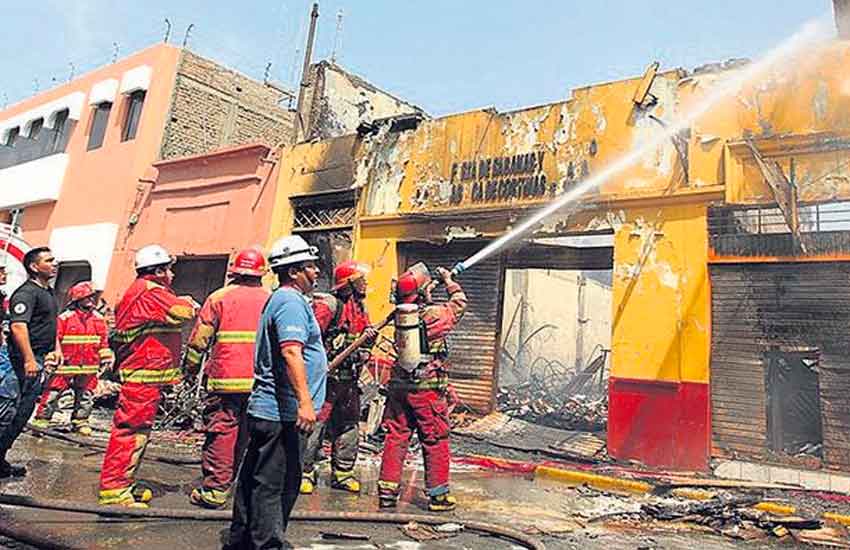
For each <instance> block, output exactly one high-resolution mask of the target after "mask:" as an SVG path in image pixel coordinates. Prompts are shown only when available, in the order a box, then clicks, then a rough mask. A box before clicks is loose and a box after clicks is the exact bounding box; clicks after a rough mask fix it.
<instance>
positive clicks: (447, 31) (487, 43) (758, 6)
mask: <svg viewBox="0 0 850 550" xmlns="http://www.w3.org/2000/svg"><path fill="white" fill-rule="evenodd" d="M4 3H6V4H7V5H5V6H3V8H2V11H3V14H4V25H3V26H4V31H5V34H6V39H5V40H4V43H5V44H6V50H5V51H4V55H2V56H0V74H2V75H3V76H2V78H0V107H2V106H3V105H5V104H7V103H8V104H12V103H14V102H16V101H19V100H21V99H23V98H25V97H28V96H30V95H32V94H33V93H34V92H35V90H45V89H48V88H50V87H52V86H54V85H56V83H61V82H64V81H66V80H67V79H68V78H69V77H70V76H71V74H72V73H73V74H77V75H79V74H81V73H82V72H85V71H86V70H91V69H93V68H95V67H97V66H100V65H105V64H108V63H109V62H110V61H111V60H112V59H113V58H114V57H115V56H117V57H123V56H126V55H128V54H130V53H132V52H134V51H137V50H139V49H142V48H143V47H145V46H148V45H151V44H153V43H156V42H160V41H162V40H163V39H164V38H165V34H166V24H165V22H164V19H165V18H168V19H169V20H170V22H171V24H172V30H171V34H170V39H169V41H170V42H171V43H176V44H181V43H182V42H183V40H184V38H186V30H187V27H188V26H189V25H190V24H191V25H193V27H192V29H191V31H190V32H189V35H188V39H187V41H188V42H187V43H188V46H189V47H190V48H191V49H193V50H195V51H197V52H198V53H201V54H202V55H205V56H207V57H211V58H213V59H214V60H216V61H218V62H220V63H223V64H225V65H228V66H230V67H233V68H235V69H238V70H240V71H242V72H244V73H246V74H248V75H249V76H252V77H254V78H259V79H262V78H263V76H264V73H265V71H266V67H267V65H268V63H271V68H270V69H269V70H268V74H269V77H270V78H271V79H272V80H276V81H278V82H281V83H283V84H285V85H287V86H289V87H291V88H294V87H295V83H296V82H297V78H298V76H299V75H300V66H301V63H302V59H303V48H304V42H305V39H306V34H307V26H308V20H309V11H310V5H311V4H312V1H311V0H242V1H240V2H232V1H228V2H224V1H221V0H145V1H143V2H140V1H138V0H124V1H122V2H115V1H114V0H28V1H27V2H14V3H13V2H4ZM831 10H832V2H831V0H712V1H710V2H707V1H704V0H678V1H676V0H652V1H644V2H636V1H634V0H595V1H593V0H591V1H588V0H560V1H558V0H524V1H513V0H489V1H487V0H454V1H452V0H419V1H412V0H410V1H408V0H395V1H393V0H321V1H320V2H319V13H320V16H319V25H318V34H317V41H316V48H315V52H314V61H315V60H317V59H322V58H328V57H330V56H331V55H332V54H333V53H335V58H336V61H337V62H338V63H339V64H341V65H343V66H344V67H346V68H347V69H349V70H351V71H352V72H354V73H356V74H358V75H360V76H362V77H364V78H366V79H367V80H369V81H370V82H372V83H373V84H375V85H377V86H379V87H381V88H383V89H385V90H387V91H389V92H391V93H393V94H395V95H397V96H399V97H401V98H403V99H405V100H407V101H410V102H411V103H414V104H416V105H418V106H420V107H422V108H424V109H425V110H426V111H427V112H428V113H429V114H431V115H445V114H449V113H457V112H462V111H467V110H471V109H476V108H481V107H489V106H495V107H496V108H497V109H499V110H500V111H507V110H511V109H517V108H520V107H526V106H531V105H538V104H542V103H549V102H553V101H559V100H563V99H565V98H568V97H569V95H570V90H572V89H574V88H578V87H582V86H586V85H589V84H594V83H599V82H605V81H610V80H616V79H620V78H627V77H632V76H637V75H640V74H642V73H643V71H644V70H645V68H646V67H647V65H649V64H650V63H651V62H653V61H660V62H661V66H662V68H674V67H681V68H685V69H689V70H690V69H693V68H695V67H697V66H700V65H703V64H705V63H710V62H715V61H723V60H726V59H729V58H740V57H749V58H756V57H758V56H759V54H760V53H762V52H764V51H766V50H768V49H769V48H770V47H772V46H773V45H775V44H777V43H779V42H781V41H782V40H783V39H784V38H786V37H787V36H789V35H791V34H793V33H794V32H795V31H796V30H797V29H799V28H800V26H802V25H803V24H804V23H805V22H806V21H808V20H810V19H812V18H815V17H819V16H823V15H824V14H829V13H831ZM340 11H341V13H342V24H341V31H339V32H338V31H337V28H338V17H337V15H338V13H339V12H340ZM10 45H14V53H13V54H11V55H10V53H9V52H10V49H9V46H10ZM72 64H73V65H72Z"/></svg>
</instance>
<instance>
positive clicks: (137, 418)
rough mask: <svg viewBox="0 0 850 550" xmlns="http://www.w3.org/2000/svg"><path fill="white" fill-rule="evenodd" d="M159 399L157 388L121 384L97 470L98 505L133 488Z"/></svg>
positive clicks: (127, 383)
mask: <svg viewBox="0 0 850 550" xmlns="http://www.w3.org/2000/svg"><path fill="white" fill-rule="evenodd" d="M161 396H162V393H161V388H160V386H158V385H154V384H139V383H136V382H125V383H124V385H123V386H121V393H120V394H119V396H118V408H117V409H115V415H114V416H113V417H112V433H111V434H110V436H109V444H108V445H107V446H106V454H105V455H104V456H103V466H102V467H101V469H100V500H101V502H108V501H109V500H112V498H113V497H118V496H120V495H121V494H122V493H126V491H127V490H129V489H131V488H132V487H133V484H134V483H135V477H136V470H137V469H138V468H139V463H140V462H141V460H142V455H143V454H144V452H145V447H147V445H148V438H149V437H150V432H151V428H153V421H154V418H155V417H156V410H157V406H158V405H159V400H160V397H161Z"/></svg>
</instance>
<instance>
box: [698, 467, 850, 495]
mask: <svg viewBox="0 0 850 550" xmlns="http://www.w3.org/2000/svg"><path fill="white" fill-rule="evenodd" d="M714 475H716V476H717V477H720V478H724V479H743V480H746V481H761V482H768V483H786V484H790V485H799V486H800V487H802V488H804V489H809V490H816V491H829V492H834V493H843V494H845V495H848V494H850V476H846V475H841V474H837V473H832V472H827V471H820V470H804V469H800V468H789V467H785V466H773V465H769V464H759V463H755V462H745V461H741V460H724V461H722V462H720V463H719V464H718V465H717V466H715V467H714Z"/></svg>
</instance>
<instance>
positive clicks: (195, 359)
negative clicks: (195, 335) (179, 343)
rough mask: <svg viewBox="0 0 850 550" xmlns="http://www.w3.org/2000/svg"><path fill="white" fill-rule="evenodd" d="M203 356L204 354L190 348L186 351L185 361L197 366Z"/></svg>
mask: <svg viewBox="0 0 850 550" xmlns="http://www.w3.org/2000/svg"><path fill="white" fill-rule="evenodd" d="M203 356H204V354H203V353H201V352H200V351H198V350H196V349H195V348H192V347H190V348H187V349H186V360H187V361H189V362H190V363H193V364H195V365H197V364H198V363H200V362H201V358H203Z"/></svg>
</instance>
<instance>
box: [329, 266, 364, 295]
mask: <svg viewBox="0 0 850 550" xmlns="http://www.w3.org/2000/svg"><path fill="white" fill-rule="evenodd" d="M368 274H369V266H367V265H366V264H361V263H358V262H355V261H354V260H346V261H344V262H342V263H341V264H339V265H338V266H336V268H335V269H334V288H333V289H334V290H339V289H341V288H342V287H344V286H345V285H347V284H348V283H352V282H354V281H356V280H357V279H362V278H364V277H366V275H368Z"/></svg>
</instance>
